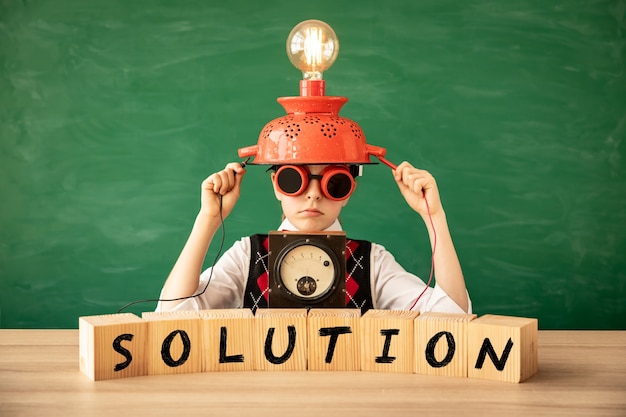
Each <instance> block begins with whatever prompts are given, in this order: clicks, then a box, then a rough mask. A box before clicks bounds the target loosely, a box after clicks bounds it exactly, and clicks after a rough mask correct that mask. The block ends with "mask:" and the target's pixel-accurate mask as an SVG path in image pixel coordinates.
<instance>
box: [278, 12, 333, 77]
mask: <svg viewBox="0 0 626 417" xmlns="http://www.w3.org/2000/svg"><path fill="white" fill-rule="evenodd" d="M338 54H339V39H338V38H337V35H336V34H335V31H334V30H333V28H331V27H330V26H329V25H328V24H327V23H324V22H322V21H321V20H305V21H304V22H300V23H298V24H297V25H296V26H295V27H294V28H293V29H292V30H291V33H289V36H288V37H287V56H288V57H289V60H290V61H291V63H292V64H293V65H294V66H295V67H296V68H298V69H299V70H300V71H302V76H303V79H304V80H321V79H322V74H323V73H324V71H326V70H327V69H328V68H330V67H331V65H333V62H335V58H337V55H338Z"/></svg>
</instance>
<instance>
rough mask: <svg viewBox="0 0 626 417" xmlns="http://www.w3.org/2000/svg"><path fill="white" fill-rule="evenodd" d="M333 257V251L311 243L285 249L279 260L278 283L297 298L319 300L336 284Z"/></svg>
mask: <svg viewBox="0 0 626 417" xmlns="http://www.w3.org/2000/svg"><path fill="white" fill-rule="evenodd" d="M333 255H334V254H333V252H332V251H330V250H327V249H325V248H323V247H321V246H317V245H314V244H310V243H302V244H300V245H295V246H291V247H287V248H285V249H284V250H283V253H282V255H281V256H280V257H279V259H278V265H277V272H278V275H279V276H278V278H279V282H280V283H282V286H283V287H284V289H285V290H287V291H288V292H289V293H291V294H293V295H294V296H295V297H297V298H300V299H306V300H316V299H319V298H321V297H323V296H324V295H325V294H327V293H328V292H329V291H330V290H331V289H332V288H333V285H334V284H335V277H336V276H337V265H336V263H337V261H336V259H335V256H333Z"/></svg>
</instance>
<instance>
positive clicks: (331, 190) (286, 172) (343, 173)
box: [275, 165, 355, 201]
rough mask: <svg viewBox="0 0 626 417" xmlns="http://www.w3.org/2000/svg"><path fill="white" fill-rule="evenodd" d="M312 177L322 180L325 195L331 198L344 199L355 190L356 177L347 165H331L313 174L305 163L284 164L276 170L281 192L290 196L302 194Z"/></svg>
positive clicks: (276, 178) (321, 184) (277, 182)
mask: <svg viewBox="0 0 626 417" xmlns="http://www.w3.org/2000/svg"><path fill="white" fill-rule="evenodd" d="M310 179H317V180H319V181H320V186H321V189H322V192H323V193H324V195H325V196H326V197H327V198H328V199H330V200H335V201H338V200H344V199H346V198H348V197H349V196H350V194H352V191H354V186H355V182H354V178H353V177H352V175H351V174H350V171H349V170H348V168H347V167H343V166H338V165H331V166H328V167H326V168H324V170H323V171H322V172H321V173H320V175H313V174H311V173H310V172H309V170H308V169H307V168H306V167H305V166H303V165H283V166H281V167H280V168H279V169H278V171H277V172H276V176H275V181H276V185H277V186H278V189H279V190H280V192H282V193H283V194H285V195H289V196H297V195H300V194H302V193H303V192H304V191H305V190H306V189H307V187H308V185H309V180H310Z"/></svg>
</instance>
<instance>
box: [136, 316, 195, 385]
mask: <svg viewBox="0 0 626 417" xmlns="http://www.w3.org/2000/svg"><path fill="white" fill-rule="evenodd" d="M141 316H142V317H143V319H144V320H146V321H147V322H148V375H166V374H184V373H192V372H201V371H202V326H201V324H202V323H201V320H200V316H199V314H198V312H197V311H164V312H146V313H143V314H142V315H141Z"/></svg>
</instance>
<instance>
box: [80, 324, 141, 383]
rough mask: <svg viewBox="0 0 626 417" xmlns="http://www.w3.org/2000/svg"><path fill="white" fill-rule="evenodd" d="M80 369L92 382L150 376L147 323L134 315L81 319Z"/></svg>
mask: <svg viewBox="0 0 626 417" xmlns="http://www.w3.org/2000/svg"><path fill="white" fill-rule="evenodd" d="M78 333H79V351H80V370H81V372H83V373H84V374H85V375H87V376H88V377H89V378H91V380H93V381H100V380H104V379H115V378H127V377H132V376H141V375H147V367H146V364H147V359H148V358H147V342H148V327H147V323H146V322H145V321H143V320H141V319H140V318H139V317H137V316H136V315H134V314H132V313H124V314H107V315H102V316H85V317H80V318H79V319H78Z"/></svg>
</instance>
